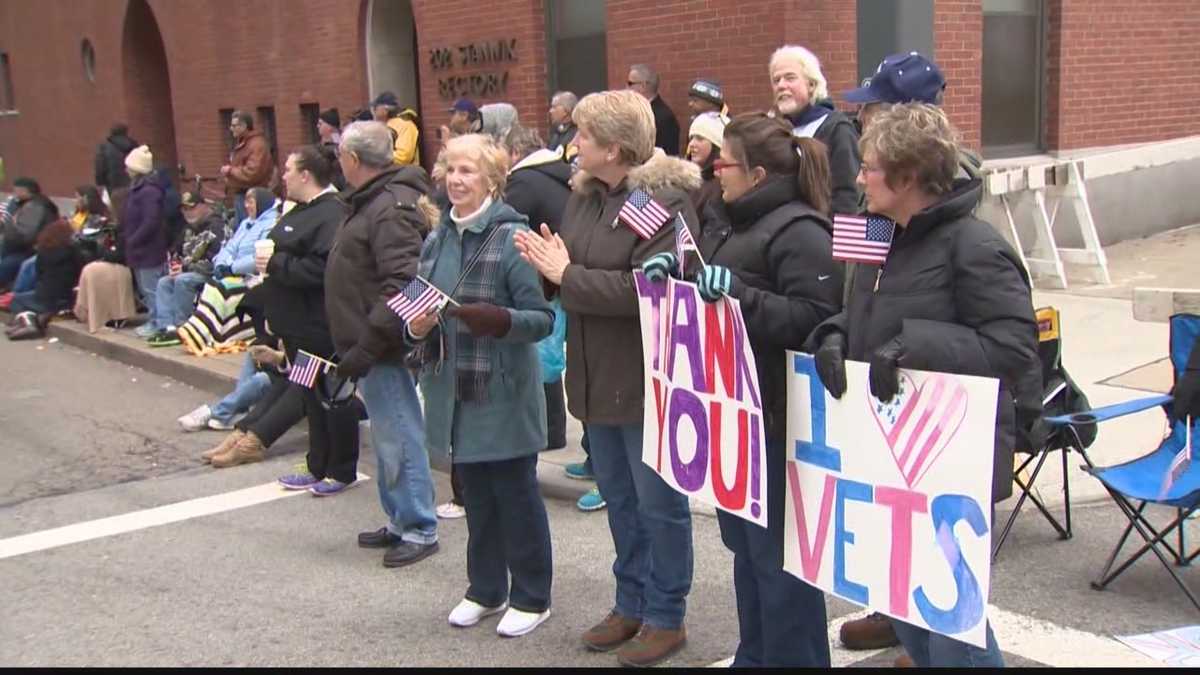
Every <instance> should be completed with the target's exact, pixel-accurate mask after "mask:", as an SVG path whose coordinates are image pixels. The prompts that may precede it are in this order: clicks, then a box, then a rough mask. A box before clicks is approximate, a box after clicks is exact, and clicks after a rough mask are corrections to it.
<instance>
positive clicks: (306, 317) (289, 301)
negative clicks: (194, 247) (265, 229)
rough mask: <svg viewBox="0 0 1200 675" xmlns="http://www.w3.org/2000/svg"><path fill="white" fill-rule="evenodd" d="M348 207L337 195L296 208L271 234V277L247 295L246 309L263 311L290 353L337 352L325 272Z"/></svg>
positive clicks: (326, 355) (324, 355) (323, 354)
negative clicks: (298, 351) (331, 333)
mask: <svg viewBox="0 0 1200 675" xmlns="http://www.w3.org/2000/svg"><path fill="white" fill-rule="evenodd" d="M345 218H346V205H345V204H343V203H342V202H341V201H340V200H339V199H338V198H337V194H336V193H334V192H328V193H325V194H322V195H320V196H318V197H317V198H315V199H313V200H312V201H310V202H308V203H307V204H297V205H296V206H295V207H294V208H293V209H292V210H290V211H288V212H287V213H286V214H284V216H283V217H282V218H280V219H279V223H278V224H276V225H275V227H274V228H272V229H271V230H270V231H269V234H268V238H269V239H271V240H272V241H274V242H275V253H274V254H273V255H272V256H271V259H270V261H269V262H268V263H267V276H266V278H265V279H264V280H263V282H262V283H261V284H259V285H258V286H256V287H254V288H253V289H251V290H250V291H248V292H247V294H246V302H247V303H249V304H248V307H255V306H257V307H261V308H262V312H263V316H265V317H266V319H267V321H268V322H269V323H270V325H271V332H272V333H274V334H275V335H278V336H279V337H281V338H282V339H283V341H284V343H285V344H286V345H287V346H288V349H289V350H295V349H303V350H304V351H307V352H310V353H312V354H316V355H317V356H320V357H322V358H326V359H332V358H333V356H334V353H335V350H334V348H333V338H331V337H330V336H329V319H328V317H327V316H326V314H325V267H326V263H327V261H328V258H329V251H330V249H332V248H333V240H334V237H336V236H337V229H338V226H339V225H341V224H342V221H343V220H345Z"/></svg>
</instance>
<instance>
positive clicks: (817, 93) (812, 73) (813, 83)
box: [767, 45, 829, 103]
mask: <svg viewBox="0 0 1200 675" xmlns="http://www.w3.org/2000/svg"><path fill="white" fill-rule="evenodd" d="M780 61H795V62H797V63H799V64H800V73H801V74H802V75H804V79H806V80H808V98H809V99H810V100H811V101H812V102H814V103H816V102H817V101H820V100H821V99H826V98H829V83H828V82H826V81H825V75H824V74H823V73H822V72H821V60H820V59H818V58H817V55H816V54H814V53H812V52H810V51H809V50H807V49H805V48H804V47H801V46H800V45H784V46H782V47H780V48H779V49H776V50H775V53H774V54H771V62H770V63H769V64H768V65H767V75H768V77H771V78H774V77H775V66H776V65H777V64H778V63H779V62H780Z"/></svg>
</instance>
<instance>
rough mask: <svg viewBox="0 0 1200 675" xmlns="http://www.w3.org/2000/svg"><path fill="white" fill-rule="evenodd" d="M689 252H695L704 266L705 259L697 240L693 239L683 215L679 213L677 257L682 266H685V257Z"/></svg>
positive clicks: (676, 230)
mask: <svg viewBox="0 0 1200 675" xmlns="http://www.w3.org/2000/svg"><path fill="white" fill-rule="evenodd" d="M688 251H695V252H696V257H697V258H700V263H701V264H704V257H703V256H701V255H700V247H699V246H697V245H696V239H695V238H694V237H692V232H691V230H689V229H688V226H687V222H686V221H685V220H684V219H683V214H682V213H677V214H675V257H676V258H678V259H679V264H680V265H681V266H682V265H683V256H684V254H685V253H687V252H688Z"/></svg>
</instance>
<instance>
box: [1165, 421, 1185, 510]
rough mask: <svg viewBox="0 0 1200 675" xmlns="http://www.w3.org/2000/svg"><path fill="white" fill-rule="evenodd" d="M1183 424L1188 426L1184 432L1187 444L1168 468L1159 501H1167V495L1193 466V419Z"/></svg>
mask: <svg viewBox="0 0 1200 675" xmlns="http://www.w3.org/2000/svg"><path fill="white" fill-rule="evenodd" d="M1183 423H1184V424H1185V425H1186V426H1187V431H1186V432H1184V433H1185V434H1186V435H1185V438H1186V439H1187V440H1186V442H1185V443H1184V444H1183V449H1182V450H1180V451H1179V452H1178V453H1177V454H1176V455H1175V457H1174V458H1173V459H1172V460H1171V465H1170V466H1168V467H1167V474H1166V475H1165V476H1163V484H1162V489H1160V490H1159V491H1158V493H1159V494H1158V498H1159V499H1166V498H1167V493H1169V492H1170V491H1171V488H1172V487H1173V486H1174V485H1175V481H1177V480H1179V477H1180V476H1182V475H1183V474H1184V472H1186V471H1187V470H1188V467H1189V466H1191V464H1192V418H1191V417H1187V418H1184V420H1183Z"/></svg>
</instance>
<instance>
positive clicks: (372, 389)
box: [358, 363, 437, 544]
mask: <svg viewBox="0 0 1200 675" xmlns="http://www.w3.org/2000/svg"><path fill="white" fill-rule="evenodd" d="M358 390H359V391H360V392H361V393H362V397H363V403H365V404H366V405H367V415H368V416H369V417H370V418H371V446H372V447H373V448H374V449H375V459H376V462H377V473H378V475H377V476H376V478H377V479H378V480H377V482H378V484H379V501H380V502H381V503H382V505H383V511H384V513H386V514H387V517H388V521H389V522H388V526H387V528H388V531H389V532H391V533H392V534H394V535H396V536H398V537H400V538H401V539H403V540H404V541H407V542H411V543H414V544H432V543H433V542H435V541H437V516H436V515H435V514H434V511H433V476H432V475H431V474H430V472H429V455H427V454H426V453H425V421H424V418H423V417H422V415H421V403H420V401H419V400H418V399H417V386H416V384H415V383H413V379H412V375H411V374H409V372H408V369H407V368H405V367H404V366H403V365H401V364H399V363H376V364H375V365H373V366H372V367H371V370H370V371H369V372H368V373H367V374H366V375H365V376H363V377H362V378H360V379H359V380H358Z"/></svg>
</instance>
